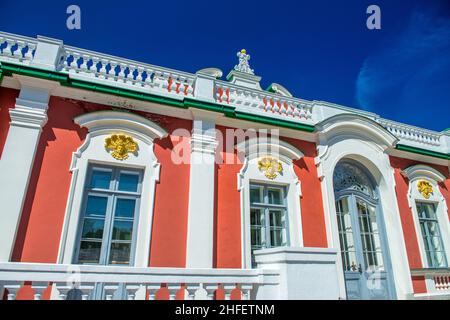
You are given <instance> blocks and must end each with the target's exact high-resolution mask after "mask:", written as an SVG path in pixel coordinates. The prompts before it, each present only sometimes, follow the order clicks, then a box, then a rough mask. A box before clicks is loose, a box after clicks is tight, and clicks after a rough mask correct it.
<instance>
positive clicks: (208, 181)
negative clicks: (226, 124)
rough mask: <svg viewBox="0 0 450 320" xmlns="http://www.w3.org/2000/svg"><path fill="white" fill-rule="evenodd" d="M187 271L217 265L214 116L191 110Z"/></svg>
mask: <svg viewBox="0 0 450 320" xmlns="http://www.w3.org/2000/svg"><path fill="white" fill-rule="evenodd" d="M191 112H192V115H193V118H194V121H193V124H192V126H193V127H192V136H191V158H190V171H189V207H188V223H187V240H186V243H187V244H186V267H187V268H212V267H213V265H214V261H213V256H214V190H215V183H216V182H215V152H216V147H217V145H218V142H217V140H216V130H215V115H214V114H212V113H210V112H204V111H200V110H192V111H191Z"/></svg>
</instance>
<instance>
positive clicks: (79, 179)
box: [58, 111, 167, 267]
mask: <svg viewBox="0 0 450 320" xmlns="http://www.w3.org/2000/svg"><path fill="white" fill-rule="evenodd" d="M74 122H75V123H77V124H79V125H80V126H81V127H86V128H88V130H89V133H88V134H87V136H86V140H85V141H84V143H83V144H82V145H81V146H80V147H79V148H78V150H77V151H76V152H74V154H73V156H72V163H71V166H70V171H71V172H72V181H71V186H70V192H69V196H68V201H67V206H66V213H65V218H64V219H65V220H64V224H63V232H62V236H61V242H60V247H59V253H58V263H64V264H70V263H72V262H73V261H72V260H73V253H74V252H75V249H76V245H77V244H76V239H77V231H78V228H79V220H80V213H81V206H82V200H83V189H84V185H85V180H86V176H87V170H88V166H89V164H92V163H94V164H103V165H110V166H120V167H130V168H139V169H142V170H143V181H142V191H141V192H142V193H141V194H142V195H141V199H142V200H141V202H140V203H141V204H140V208H139V214H138V217H137V221H138V225H137V230H136V232H137V234H136V249H135V256H134V266H135V267H147V266H148V261H149V254H150V240H151V230H152V220H153V206H154V194H155V184H156V182H157V181H158V180H159V168H160V165H159V163H158V161H157V159H156V156H155V154H154V152H153V147H154V146H153V139H156V138H163V137H165V136H167V132H166V131H165V130H164V129H162V128H161V127H159V126H158V125H156V124H155V123H153V122H151V121H150V120H147V119H145V118H143V117H140V116H138V115H135V114H132V113H128V112H119V111H98V112H92V113H87V114H84V115H81V116H78V117H76V118H75V119H74ZM114 133H123V134H127V135H130V136H132V137H133V139H135V141H136V142H137V144H138V151H137V152H136V153H134V154H132V153H130V154H129V157H128V159H126V160H123V161H120V160H116V159H115V158H113V157H112V156H111V155H110V153H109V152H108V151H106V150H105V147H104V141H105V138H106V137H108V136H109V135H111V134H114Z"/></svg>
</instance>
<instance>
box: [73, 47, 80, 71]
mask: <svg viewBox="0 0 450 320" xmlns="http://www.w3.org/2000/svg"><path fill="white" fill-rule="evenodd" d="M72 56H73V61H72V63H71V67H72V68H73V69H75V72H76V73H79V72H80V67H79V66H78V61H79V60H80V58H81V56H80V55H79V54H78V53H75V52H74V53H72Z"/></svg>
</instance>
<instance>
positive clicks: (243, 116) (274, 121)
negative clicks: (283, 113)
mask: <svg viewBox="0 0 450 320" xmlns="http://www.w3.org/2000/svg"><path fill="white" fill-rule="evenodd" d="M234 117H235V118H237V119H243V120H250V121H255V122H260V123H265V124H270V125H274V126H279V127H284V128H289V129H296V130H301V131H306V132H314V130H315V127H314V126H313V125H309V124H303V123H297V122H292V121H287V120H280V119H274V118H269V117H264V116H260V115H254V114H248V113H244V112H240V111H235V112H234Z"/></svg>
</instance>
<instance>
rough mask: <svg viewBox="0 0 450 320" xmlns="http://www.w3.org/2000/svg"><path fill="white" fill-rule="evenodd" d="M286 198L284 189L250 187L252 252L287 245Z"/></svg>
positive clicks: (262, 186)
mask: <svg viewBox="0 0 450 320" xmlns="http://www.w3.org/2000/svg"><path fill="white" fill-rule="evenodd" d="M286 219H287V216H286V198H285V189H284V188H283V187H276V186H265V185H257V184H252V185H250V238H251V248H252V251H253V250H256V249H261V248H272V247H280V246H285V245H287V235H286V223H287V221H286Z"/></svg>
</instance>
